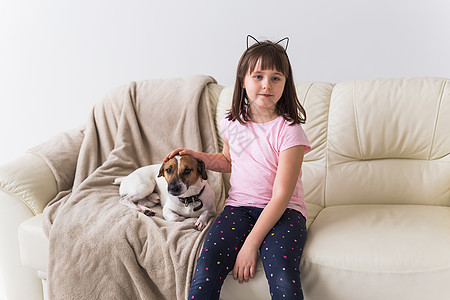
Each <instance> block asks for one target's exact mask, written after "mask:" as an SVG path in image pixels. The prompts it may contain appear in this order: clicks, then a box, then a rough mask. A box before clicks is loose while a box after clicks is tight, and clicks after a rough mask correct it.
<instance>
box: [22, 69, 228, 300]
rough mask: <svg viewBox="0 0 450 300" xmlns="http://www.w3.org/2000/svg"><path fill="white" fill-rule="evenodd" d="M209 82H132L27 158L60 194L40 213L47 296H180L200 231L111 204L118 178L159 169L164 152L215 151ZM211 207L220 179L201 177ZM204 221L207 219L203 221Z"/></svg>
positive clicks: (220, 193) (189, 222) (220, 198)
mask: <svg viewBox="0 0 450 300" xmlns="http://www.w3.org/2000/svg"><path fill="white" fill-rule="evenodd" d="M213 82H214V79H212V78H210V77H205V76H191V77H187V78H181V79H163V80H149V81H141V82H132V83H130V84H129V85H128V86H122V87H120V88H117V89H115V90H113V91H111V92H109V93H108V94H107V95H106V96H105V97H104V99H103V100H102V101H100V102H99V103H98V104H96V105H95V107H94V109H93V111H92V115H91V116H90V117H89V119H88V121H87V124H86V126H85V128H84V129H82V130H78V131H73V132H71V133H65V134H63V135H61V136H59V137H57V138H55V139H53V140H51V141H49V142H47V143H44V144H43V145H40V146H38V147H36V148H34V149H31V150H30V151H31V152H33V153H36V154H38V155H40V156H41V157H42V158H44V159H45V160H46V161H47V163H48V164H49V166H50V168H51V169H52V171H53V172H54V174H55V177H56V180H57V184H58V188H59V191H60V193H59V194H58V196H57V197H56V198H55V199H54V200H53V201H52V202H51V203H50V204H49V205H48V206H47V208H46V209H45V211H44V229H45V231H46V234H47V235H48V237H49V241H50V259H49V273H48V283H49V285H48V288H49V291H48V292H49V296H50V298H51V299H170V300H173V299H186V298H187V293H188V290H189V285H190V282H191V279H192V275H193V270H194V266H195V262H196V259H197V257H198V254H199V252H200V250H201V245H202V242H203V238H204V236H205V235H206V230H207V229H205V230H204V231H202V232H198V231H196V230H195V229H194V228H193V224H194V219H186V220H185V221H183V222H168V221H166V220H164V219H163V218H162V214H161V210H160V209H159V210H158V212H157V215H156V216H154V217H147V216H145V215H144V214H142V213H138V212H137V211H135V210H132V209H129V208H127V207H125V206H124V205H121V204H119V194H118V186H115V185H112V182H113V180H114V179H115V178H116V177H118V176H125V175H127V174H129V173H131V172H132V171H133V170H135V169H136V168H138V167H141V166H144V165H149V164H155V163H161V162H162V159H163V158H164V157H165V155H166V154H167V153H169V152H170V151H171V150H173V149H175V148H179V147H187V148H191V149H195V150H201V151H205V152H218V151H219V150H218V143H217V137H216V132H215V126H214V121H213V120H214V118H213V116H212V113H211V107H210V103H209V97H208V89H207V85H208V84H209V83H213ZM208 176H209V178H208V181H209V183H210V185H211V186H212V187H213V189H214V191H215V193H216V203H217V206H218V207H221V206H222V205H223V202H224V189H223V182H222V176H221V174H220V173H215V172H209V174H208ZM211 223H212V220H210V224H211Z"/></svg>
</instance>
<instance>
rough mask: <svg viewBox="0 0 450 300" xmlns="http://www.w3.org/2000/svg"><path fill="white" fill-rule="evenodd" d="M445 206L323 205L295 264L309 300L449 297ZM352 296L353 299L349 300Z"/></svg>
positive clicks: (449, 224) (449, 221) (448, 211)
mask: <svg viewBox="0 0 450 300" xmlns="http://www.w3.org/2000/svg"><path fill="white" fill-rule="evenodd" d="M449 230H450V208H449V207H442V206H421V205H346V206H335V207H327V208H325V209H323V210H322V211H321V212H320V213H319V215H318V216H317V218H316V220H315V221H314V223H313V224H312V225H311V227H310V228H309V231H308V240H307V243H306V245H305V249H304V251H303V257H302V262H301V270H302V283H304V284H305V286H308V294H307V295H306V296H307V298H309V299H334V300H339V299H341V298H339V297H337V296H336V293H335V291H339V292H338V294H339V295H346V297H345V298H342V299H345V300H349V299H361V295H364V299H385V300H386V299H402V295H403V294H404V291H408V295H414V297H412V298H411V297H410V298H408V299H444V297H445V295H447V296H448V295H450V285H449V284H448V282H450V255H449V252H448V251H449V249H450V234H449ZM349 295H355V298H349Z"/></svg>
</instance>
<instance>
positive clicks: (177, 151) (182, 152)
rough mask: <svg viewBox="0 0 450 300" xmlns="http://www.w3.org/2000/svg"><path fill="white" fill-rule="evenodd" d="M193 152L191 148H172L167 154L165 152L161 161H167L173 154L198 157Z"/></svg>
mask: <svg viewBox="0 0 450 300" xmlns="http://www.w3.org/2000/svg"><path fill="white" fill-rule="evenodd" d="M195 153H196V152H195V151H192V150H191V149H186V148H178V149H175V150H173V151H172V152H170V153H169V154H167V156H166V157H165V158H164V159H163V162H166V161H168V160H169V159H171V158H172V157H174V156H175V155H190V156H192V157H195V158H198V157H197V155H195Z"/></svg>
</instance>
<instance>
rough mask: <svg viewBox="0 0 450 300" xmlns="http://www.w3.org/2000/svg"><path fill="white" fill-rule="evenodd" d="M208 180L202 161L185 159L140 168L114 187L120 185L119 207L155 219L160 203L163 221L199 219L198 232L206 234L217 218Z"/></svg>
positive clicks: (179, 157) (174, 158) (197, 223)
mask: <svg viewBox="0 0 450 300" xmlns="http://www.w3.org/2000/svg"><path fill="white" fill-rule="evenodd" d="M207 179H208V176H207V174H206V169H205V164H204V163H203V161H201V160H198V159H196V158H194V157H192V156H188V155H183V156H175V157H173V158H172V159H170V160H168V161H166V162H165V163H163V164H158V165H149V166H145V167H142V168H139V169H137V170H135V171H134V172H132V173H131V174H130V175H128V176H126V177H119V178H116V180H115V181H114V184H120V188H119V194H120V201H119V202H120V203H122V204H124V205H126V206H128V207H130V208H133V209H136V210H138V211H140V212H142V213H144V214H146V215H147V216H152V215H154V214H155V212H154V211H153V210H151V208H152V207H154V206H155V205H157V204H158V203H159V202H161V206H162V207H163V217H164V219H166V220H168V221H182V220H184V219H185V218H198V219H197V221H196V222H195V228H197V229H198V230H203V229H204V228H205V227H206V225H207V223H208V220H209V219H210V218H211V217H213V216H214V215H215V214H216V206H215V203H214V198H215V195H214V191H213V190H212V189H211V187H210V185H209V184H208V181H207ZM202 190H203V191H202ZM200 192H201V194H200V195H199V196H197V197H195V196H196V195H198V194H199V193H200ZM189 197H191V198H189ZM186 199H188V201H186ZM192 199H194V200H192ZM182 201H185V202H187V204H186V203H183V202H182Z"/></svg>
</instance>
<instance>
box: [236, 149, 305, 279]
mask: <svg viewBox="0 0 450 300" xmlns="http://www.w3.org/2000/svg"><path fill="white" fill-rule="evenodd" d="M304 152H305V147H304V146H295V147H292V148H289V149H286V150H284V151H282V152H281V153H280V156H279V159H278V169H277V174H276V177H275V182H274V184H273V191H272V199H271V200H270V201H269V203H268V204H267V206H266V207H265V208H264V210H263V211H262V213H261V215H260V216H259V218H258V221H257V222H256V224H255V226H254V227H253V229H252V231H251V232H250V234H249V235H248V237H247V239H246V240H245V242H244V245H243V246H242V248H241V250H240V251H239V253H238V256H237V258H236V263H235V266H234V269H233V277H234V279H238V280H239V283H242V282H243V281H245V282H247V281H248V280H249V277H251V278H253V277H254V275H255V268H256V259H257V253H258V249H259V248H260V246H261V244H262V242H263V240H264V238H265V237H266V236H267V234H268V233H269V231H270V230H271V229H272V228H273V227H274V226H275V224H276V223H277V222H278V220H279V219H280V218H281V216H282V215H283V213H284V212H285V210H286V208H287V206H288V204H289V201H290V199H291V197H292V194H293V192H294V188H295V186H296V184H297V179H298V176H299V174H300V169H301V167H302V163H303V155H304Z"/></svg>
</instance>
